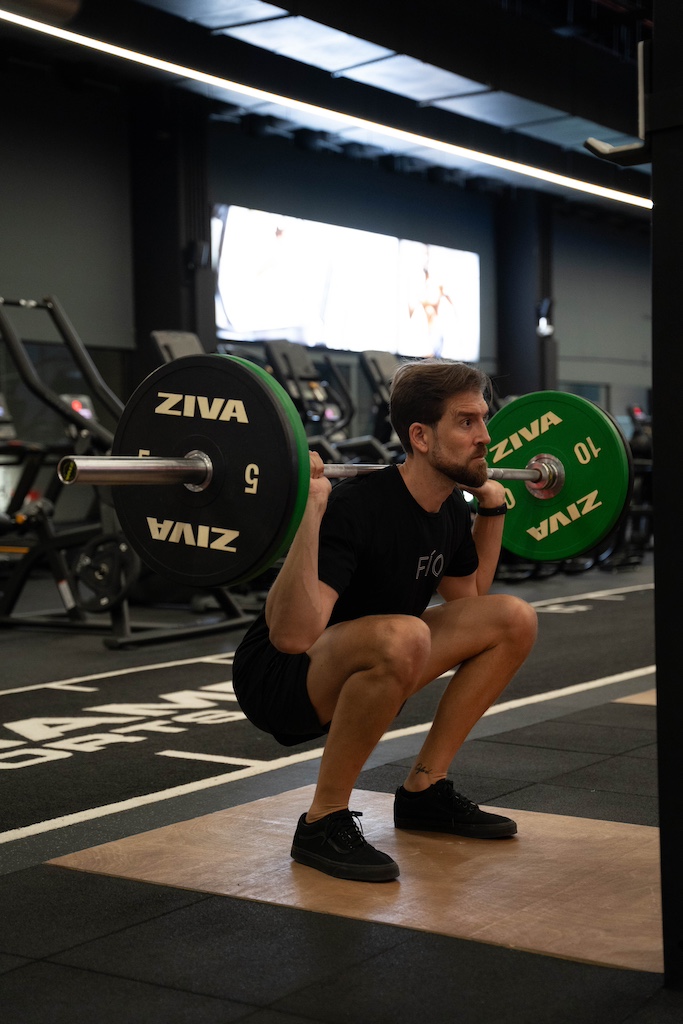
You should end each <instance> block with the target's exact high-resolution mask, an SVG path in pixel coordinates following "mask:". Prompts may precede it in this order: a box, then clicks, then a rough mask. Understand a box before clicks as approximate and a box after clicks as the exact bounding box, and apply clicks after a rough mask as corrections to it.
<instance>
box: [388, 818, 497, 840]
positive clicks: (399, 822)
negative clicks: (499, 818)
mask: <svg viewBox="0 0 683 1024" xmlns="http://www.w3.org/2000/svg"><path fill="white" fill-rule="evenodd" d="M394 826H395V828H400V829H406V830H408V831H410V832H443V833H445V834H447V835H451V836H465V837H466V838H467V839H505V838H507V837H508V836H514V835H515V834H516V832H517V825H516V823H515V822H514V821H506V822H499V823H497V824H493V825H469V826H468V825H444V823H443V822H439V821H416V820H413V819H411V818H396V819H395V820H394Z"/></svg>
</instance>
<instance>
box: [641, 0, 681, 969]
mask: <svg viewBox="0 0 683 1024" xmlns="http://www.w3.org/2000/svg"><path fill="white" fill-rule="evenodd" d="M682 47H683V4H681V0H655V4H654V33H653V46H652V91H651V96H650V100H649V104H648V106H649V115H648V123H647V127H648V130H649V132H650V140H651V146H652V171H653V173H652V195H653V199H654V212H653V229H652V236H653V247H652V260H653V266H652V270H653V276H652V306H653V309H652V314H653V316H652V327H653V336H652V355H653V360H652V362H653V401H652V409H653V436H654V494H655V497H654V501H655V524H656V540H655V580H656V591H655V624H656V629H655V636H656V641H655V642H656V658H657V740H658V756H659V803H660V842H661V858H662V901H663V921H664V967H665V984H666V985H668V986H669V987H672V988H679V989H680V988H683V829H682V828H681V822H682V821H683V742H682V731H683V680H682V678H681V675H682V673H681V664H682V661H683V652H682V651H681V582H682V580H683V563H682V561H681V557H680V545H681V537H680V515H679V511H678V505H679V493H680V492H679V491H678V487H679V486H680V484H679V482H678V479H677V477H678V470H679V465H680V446H679V444H678V433H679V431H680V429H681V421H680V410H681V384H682V383H683V338H682V337H681V281H683V195H682V194H681V160H682V159H683V59H682V57H681V48H682Z"/></svg>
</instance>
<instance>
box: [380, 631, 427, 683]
mask: <svg viewBox="0 0 683 1024" xmlns="http://www.w3.org/2000/svg"><path fill="white" fill-rule="evenodd" d="M373 634H374V635H373V644H372V647H373V651H372V657H373V660H374V667H375V668H376V670H377V671H378V673H379V675H380V676H382V675H383V676H386V677H390V678H391V679H393V680H396V681H397V682H398V683H399V684H403V685H405V686H406V688H407V690H408V691H410V690H412V687H413V686H414V684H415V680H416V679H417V678H418V677H419V675H420V673H421V672H422V670H423V668H424V666H425V664H426V663H427V660H428V659H429V655H430V653H431V644H432V638H431V633H430V631H429V627H428V626H427V625H426V623H424V622H423V621H422V619H418V618H415V617H414V616H411V615H387V616H379V617H378V618H377V619H376V620H375V621H374V623H373Z"/></svg>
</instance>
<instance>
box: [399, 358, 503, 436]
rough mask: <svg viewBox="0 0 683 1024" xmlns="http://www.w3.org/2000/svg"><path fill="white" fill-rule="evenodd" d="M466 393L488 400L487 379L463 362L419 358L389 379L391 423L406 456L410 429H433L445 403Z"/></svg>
mask: <svg viewBox="0 0 683 1024" xmlns="http://www.w3.org/2000/svg"><path fill="white" fill-rule="evenodd" d="M466 391H480V392H481V394H482V396H483V397H484V399H485V400H486V401H487V402H490V400H491V380H490V378H489V377H488V375H487V374H485V373H484V372H483V370H479V369H477V367H476V366H469V365H468V364H467V363H453V362H448V361H447V360H442V359H420V360H416V361H414V362H406V363H402V364H401V365H400V366H399V367H398V369H397V370H395V371H394V374H393V376H392V378H391V389H390V406H389V409H390V417H391V423H392V426H393V428H394V430H395V431H396V433H397V435H398V439H399V441H400V442H401V444H402V445H403V448H404V450H405V451H406V453H407V454H408V455H411V454H412V450H413V449H412V445H411V443H410V426H411V424H412V423H424V424H426V425H427V426H434V424H436V423H438V422H439V420H440V419H441V417H442V416H443V414H444V409H445V406H446V403H447V402H448V401H449V400H450V399H452V398H454V397H455V395H459V394H462V393H464V392H466Z"/></svg>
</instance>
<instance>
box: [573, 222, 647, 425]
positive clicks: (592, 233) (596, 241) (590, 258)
mask: <svg viewBox="0 0 683 1024" xmlns="http://www.w3.org/2000/svg"><path fill="white" fill-rule="evenodd" d="M553 249H554V252H553V268H554V269H553V282H554V287H553V291H554V304H553V313H554V320H555V336H556V338H557V342H558V347H559V352H560V359H559V378H560V381H561V382H563V383H564V384H566V385H570V384H572V385H583V384H597V385H602V388H603V389H607V391H606V393H605V390H603V392H602V394H601V397H600V401H601V404H603V405H605V406H607V407H608V408H609V409H610V411H611V412H613V413H615V414H620V413H623V412H624V410H625V409H626V407H627V406H628V405H631V404H643V405H645V404H646V395H647V392H648V391H649V388H650V386H651V376H652V312H651V284H650V280H651V270H650V263H651V255H650V231H649V225H648V223H647V221H633V220H626V219H625V218H620V217H618V216H614V217H612V218H608V217H603V218H601V219H600V220H594V221H591V220H587V219H586V217H585V215H584V216H580V215H579V214H578V213H576V212H574V213H573V214H572V212H571V207H570V206H568V207H567V208H566V211H565V214H564V215H559V214H558V215H556V216H555V218H554V225H553Z"/></svg>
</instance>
